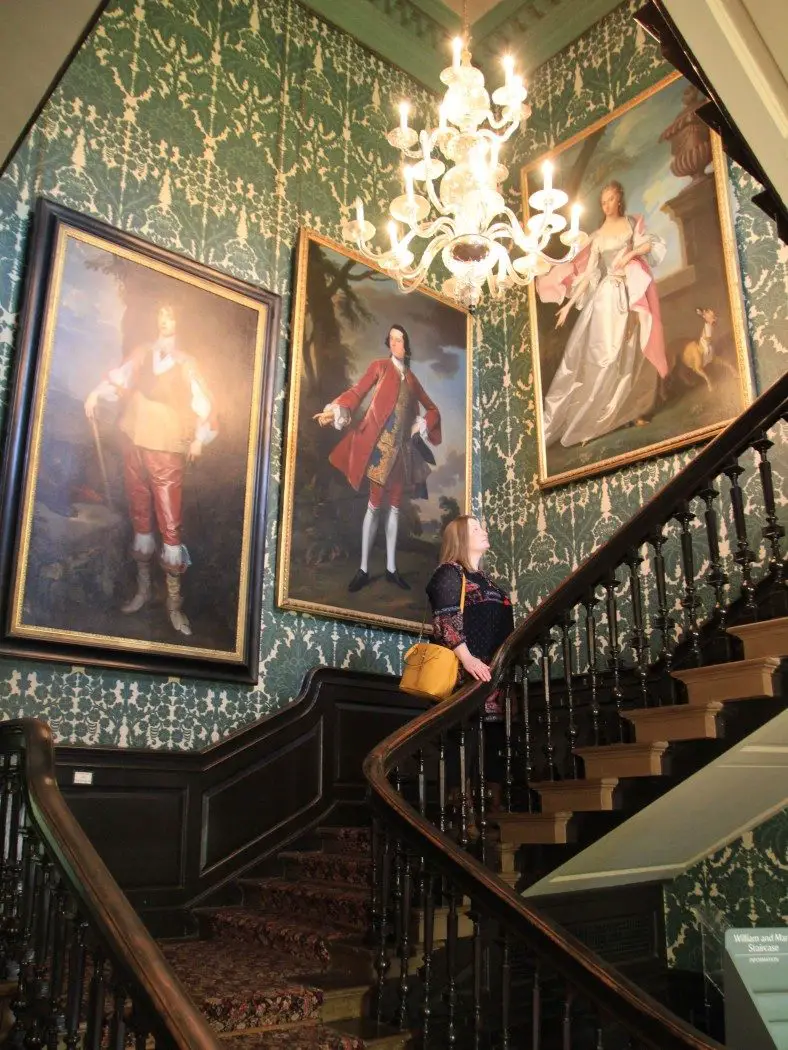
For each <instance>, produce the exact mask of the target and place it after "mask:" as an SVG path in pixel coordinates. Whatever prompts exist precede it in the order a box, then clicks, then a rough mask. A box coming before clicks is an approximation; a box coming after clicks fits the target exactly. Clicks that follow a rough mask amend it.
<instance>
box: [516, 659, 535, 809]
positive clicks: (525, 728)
mask: <svg viewBox="0 0 788 1050" xmlns="http://www.w3.org/2000/svg"><path fill="white" fill-rule="evenodd" d="M530 662H531V661H530V660H529V659H527V658H526V659H524V660H523V664H522V667H521V668H520V682H519V685H520V690H519V700H520V735H519V746H518V751H519V753H520V756H521V760H520V768H521V769H522V775H523V780H524V781H525V808H526V812H528V813H532V812H533V808H534V796H533V792H532V791H531V781H532V780H533V776H534V765H533V753H532V750H531V710H530V694H529V682H528V667H529V664H530Z"/></svg>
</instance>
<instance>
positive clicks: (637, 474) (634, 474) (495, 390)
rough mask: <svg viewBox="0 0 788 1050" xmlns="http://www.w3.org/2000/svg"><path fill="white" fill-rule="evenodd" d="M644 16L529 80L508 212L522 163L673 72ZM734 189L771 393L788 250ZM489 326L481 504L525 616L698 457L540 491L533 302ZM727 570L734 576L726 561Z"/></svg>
mask: <svg viewBox="0 0 788 1050" xmlns="http://www.w3.org/2000/svg"><path fill="white" fill-rule="evenodd" d="M639 6H640V5H639V3H638V2H637V0H632V2H627V3H624V4H622V5H621V6H620V7H618V8H616V10H615V11H613V12H612V13H611V14H610V15H608V16H607V17H606V18H604V19H602V20H601V21H600V22H598V23H596V25H594V26H593V27H592V28H591V29H590V30H589V31H588V32H587V33H585V34H583V36H581V37H579V38H578V39H577V40H576V41H575V42H574V43H573V44H572V45H570V46H569V47H568V48H566V49H564V50H563V51H561V52H560V53H559V54H558V55H556V56H555V57H554V58H552V59H551V60H550V61H549V62H547V63H546V64H545V65H544V66H542V67H541V68H540V69H539V70H538V71H537V72H536V73H535V74H534V76H533V77H532V80H531V84H530V101H531V103H532V104H533V115H532V116H531V118H530V120H529V124H528V130H527V132H526V133H525V134H524V135H523V136H521V138H520V139H519V140H518V141H517V142H516V143H515V145H514V149H513V150H512V152H511V153H510V154H509V155H507V157H506V164H507V166H508V168H509V171H510V172H511V173H513V175H514V177H511V176H510V183H509V186H510V190H511V191H512V194H513V195H512V198H511V203H512V207H514V208H515V209H517V210H518V211H519V210H520V201H519V197H515V196H514V193H515V192H516V190H517V186H518V185H519V182H518V179H517V177H516V176H517V174H518V173H519V170H520V168H521V167H522V165H523V164H525V163H527V162H528V161H530V160H532V159H534V158H535V157H537V156H539V155H540V154H541V153H543V152H544V151H546V150H547V149H550V148H551V147H552V146H553V145H555V144H557V143H559V142H561V141H563V140H565V139H567V138H569V137H570V136H572V135H574V134H576V133H577V132H579V131H582V130H583V129H584V128H585V127H587V126H588V125H589V124H591V123H593V122H594V121H596V120H598V119H599V118H600V117H602V116H604V115H606V114H607V113H609V112H611V111H612V110H614V109H616V108H617V107H618V106H620V105H622V104H623V103H624V102H626V101H628V100H629V99H631V98H633V97H634V96H635V95H637V94H639V93H640V92H641V91H643V90H644V89H645V88H647V87H649V86H650V85H651V84H653V83H655V82H657V81H658V80H661V79H662V78H663V77H664V76H666V75H667V74H668V73H669V72H670V71H671V69H670V67H669V66H668V65H667V64H666V63H665V62H664V61H663V60H662V58H661V56H660V55H659V53H658V51H657V49H656V47H655V46H654V44H653V42H652V41H651V40H650V38H648V37H647V36H646V34H645V33H643V31H642V30H641V29H640V28H639V27H638V26H637V24H636V23H635V22H634V21H633V19H632V15H633V13H634V12H635V11H636V10H637V8H638V7H639ZM512 154H514V156H512ZM732 181H733V187H734V192H735V198H736V236H737V241H738V247H739V254H740V264H741V269H742V272H743V277H744V283H745V290H746V295H745V299H746V311H747V318H748V323H749V328H750V334H751V337H752V339H753V344H754V346H755V347H756V351H755V354H754V373H755V377H756V382H757V387H758V390H763V389H765V388H766V387H767V386H769V385H770V383H772V382H773V381H774V380H775V379H777V378H778V377H779V376H780V375H782V373H783V372H784V371H785V369H786V367H788V295H787V294H786V293H788V249H786V248H785V246H782V247H780V244H779V241H778V240H777V238H776V234H775V231H774V228H773V227H772V225H771V224H770V223H769V222H768V221H767V220H766V219H765V218H764V217H763V216H762V214H761V213H760V212H759V211H758V209H757V208H755V207H753V206H752V205H751V204H750V202H749V195H750V193H751V192H753V185H754V184H753V183H752V180H750V179H749V177H748V176H747V175H746V174H745V173H743V172H742V171H741V170H740V169H737V168H734V169H733V170H732ZM481 323H482V325H483V328H484V333H485V345H484V348H483V350H482V352H481V355H480V360H479V364H478V367H479V377H480V428H481V440H482V478H483V493H482V502H483V506H484V512H485V514H486V517H487V521H488V523H489V524H490V525H491V526H492V536H491V540H492V545H493V551H494V562H495V568H496V570H497V572H498V573H499V574H500V575H501V576H503V577H504V578H506V579H508V581H509V583H510V585H511V587H512V589H513V593H514V594H515V596H516V597H517V599H518V602H519V608H520V611H521V612H522V611H523V610H525V609H528V608H533V606H534V605H536V604H537V602H538V601H539V600H540V599H541V598H543V597H544V596H545V595H546V594H547V593H549V591H550V590H552V589H553V588H554V587H555V586H556V585H557V584H559V583H560V582H561V581H562V580H563V579H565V577H566V576H567V575H568V574H569V573H571V572H572V571H573V569H574V568H576V566H577V565H578V564H579V563H580V562H581V561H582V560H583V559H584V558H585V557H587V556H588V554H589V553H591V552H592V551H593V550H594V548H596V547H597V546H598V545H599V544H600V543H602V542H603V541H604V540H605V539H606V538H607V537H609V536H610V535H611V534H612V533H613V532H614V531H615V530H616V529H617V528H618V527H619V526H620V525H622V524H623V523H624V522H626V521H627V520H628V519H629V518H630V517H631V515H632V514H633V513H634V512H635V511H636V510H638V509H639V508H640V507H641V506H642V504H643V502H644V501H645V500H647V499H648V498H649V497H650V496H651V495H652V494H653V493H654V492H655V491H656V490H657V489H659V488H660V487H661V486H662V485H664V484H665V483H666V482H667V481H669V480H670V479H671V478H672V477H673V476H674V475H675V474H676V473H677V471H678V470H680V469H681V467H682V466H683V465H684V463H686V461H687V460H688V459H689V458H690V457H691V455H692V453H691V452H683V453H679V454H675V455H669V456H665V457H662V458H661V459H655V460H650V461H647V462H645V463H641V464H637V465H635V466H633V467H630V468H626V469H623V470H620V471H618V472H617V473H615V474H610V475H607V476H605V477H601V478H594V479H590V480H587V481H582V482H579V483H576V484H573V485H569V486H565V487H563V488H560V489H556V490H553V491H548V492H546V493H544V494H542V493H541V492H540V491H539V490H538V489H537V487H536V477H537V452H536V445H535V412H534V387H533V378H532V372H531V367H532V363H531V347H530V336H529V325H528V312H527V301H526V296H525V295H523V296H521V297H518V296H517V295H510V297H509V298H508V299H507V300H505V302H504V304H503V305H498V304H494V305H492V307H488V308H487V309H485V310H484V311H483V312H482V314H481ZM783 451H784V450H783ZM784 460H785V456H784V454H783V456H782V458H777V459H776V463H777V464H778V466H779V474H778V476H779V478H780V486H781V487H780V488H779V490H778V491H781V492H782V493H783V503H782V505H783V506H785V504H786V502H788V500H786V499H785V485H784V483H783V471H784V470H785V462H784ZM752 480H753V479H752V472H750V482H751V481H752ZM753 489H754V486H753ZM753 498H755V495H754V493H753ZM762 553H763V552H762ZM696 564H700V559H699V561H698V562H696ZM672 568H673V570H674V571H677V570H676V569H675V566H673V567H672ZM728 568H729V569H731V576H732V578H733V577H735V575H736V569H735V566H733V565H732V563H731V562H730V560H729V562H728Z"/></svg>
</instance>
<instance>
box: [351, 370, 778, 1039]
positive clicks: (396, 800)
mask: <svg viewBox="0 0 788 1050" xmlns="http://www.w3.org/2000/svg"><path fill="white" fill-rule="evenodd" d="M787 401H788V375H785V376H783V377H782V378H781V379H780V380H778V381H777V382H776V383H775V384H774V385H773V386H772V387H771V388H770V389H769V390H767V391H766V392H765V393H764V394H763V395H762V396H761V397H760V398H758V400H757V401H755V402H754V403H753V404H752V405H751V406H750V407H749V408H748V409H747V410H746V411H745V412H744V413H743V414H742V415H741V416H739V417H738V419H736V420H735V421H734V422H733V423H731V424H730V426H728V427H727V428H726V429H725V430H724V431H723V432H722V433H721V434H720V435H719V436H718V437H717V438H716V439H714V440H713V441H712V442H710V443H709V445H708V446H707V447H706V448H705V449H703V450H702V451H701V452H700V453H699V455H698V456H697V457H696V458H695V459H694V460H693V461H692V462H691V463H690V464H689V465H688V466H687V467H685V468H684V469H683V470H682V471H681V472H680V473H679V474H678V475H677V476H676V477H675V478H674V479H673V480H672V481H670V482H669V483H668V484H667V485H666V486H665V487H664V488H663V489H662V490H661V491H660V492H658V493H657V494H656V495H655V496H654V497H653V498H652V499H651V500H650V501H649V502H648V503H647V504H646V505H645V506H644V507H643V508H642V509H641V510H640V511H639V512H638V513H637V514H636V515H635V516H634V517H633V518H632V519H631V520H630V521H628V522H627V523H626V524H625V525H623V526H622V527H621V528H620V529H619V530H618V531H617V532H616V533H614V535H613V536H612V537H611V538H610V539H609V540H608V541H607V543H605V544H604V545H603V546H602V547H601V548H599V549H598V550H597V551H594V552H593V553H592V554H591V555H590V556H589V557H588V558H586V559H585V561H584V562H583V563H582V564H581V565H580V566H579V568H578V569H577V570H576V571H575V572H574V573H573V574H572V575H571V576H570V577H569V578H568V579H567V580H566V581H565V582H564V583H562V584H561V585H560V586H559V587H558V588H557V589H556V590H555V591H553V593H552V594H550V595H549V596H548V597H547V598H546V599H545V600H544V601H543V602H541V603H540V604H539V605H538V606H537V608H536V609H535V610H534V611H533V612H532V613H531V614H530V615H529V616H528V617H527V618H526V620H525V621H524V623H522V624H521V625H520V626H519V627H518V628H517V629H516V630H515V631H514V632H513V634H512V635H511V636H510V638H509V639H508V640H507V641H506V642H505V643H504V645H503V646H502V647H501V649H500V650H499V651H498V653H497V654H496V657H495V659H494V661H493V665H492V671H493V675H492V685H493V686H495V685H496V684H498V683H500V681H501V679H502V678H503V676H504V673H505V672H506V671H507V670H508V669H509V668H510V667H511V665H513V664H515V663H516V661H517V658H518V655H521V654H522V653H523V651H525V650H527V649H528V648H529V647H530V646H533V645H534V643H535V642H537V641H538V640H539V638H540V637H541V636H542V635H544V634H545V632H547V631H548V630H549V629H550V627H552V626H553V625H554V624H555V623H556V622H557V621H558V619H559V617H560V616H561V615H562V614H563V613H564V612H565V611H566V610H568V609H571V608H573V607H574V606H575V605H577V604H578V603H580V602H581V601H582V600H583V599H584V598H585V597H586V595H587V594H588V593H589V592H590V591H591V590H592V589H593V588H594V587H595V586H597V585H598V584H599V583H601V582H603V581H604V580H605V578H606V577H607V576H608V575H609V574H610V573H612V572H615V570H616V568H617V567H618V566H619V565H620V564H621V563H622V562H623V561H624V560H625V558H626V556H627V553H628V552H629V551H631V550H632V549H633V548H635V549H637V548H638V547H640V546H641V545H642V544H643V543H644V542H646V540H647V539H648V538H649V536H650V535H651V534H653V533H654V531H655V530H657V529H661V527H662V524H663V523H664V522H665V521H667V520H669V519H670V518H671V517H672V516H673V514H674V513H675V511H676V510H677V509H678V508H679V507H680V505H681V504H682V503H683V502H686V501H689V500H691V499H693V498H694V497H695V496H696V494H697V493H698V491H699V490H700V489H701V488H702V487H703V486H704V485H705V484H706V483H707V482H708V481H709V480H711V479H714V478H715V477H717V475H718V474H719V473H721V472H722V471H723V470H724V468H725V467H726V466H727V465H728V464H729V463H730V461H731V460H732V459H734V458H735V457H736V456H738V455H739V454H740V453H741V452H742V451H744V449H746V448H747V447H748V444H749V442H751V441H752V439H753V437H754V435H756V434H758V433H760V432H761V431H765V430H766V429H768V428H769V427H771V426H773V425H774V424H775V423H776V422H777V421H778V420H779V419H780V418H781V417H782V416H784V414H785V411H786V402H787ZM488 688H489V687H488V686H486V685H483V684H481V683H476V682H471V683H468V684H467V685H465V686H464V687H462V688H461V689H459V690H458V691H457V692H456V693H455V694H454V695H453V696H452V697H451V698H450V699H449V700H447V701H444V702H443V703H441V704H439V705H436V706H435V707H434V708H433V709H432V710H430V711H428V712H426V713H425V714H423V715H421V716H419V717H418V718H416V719H414V720H413V721H412V722H411V723H409V724H408V725H407V726H405V727H404V728H402V729H400V730H398V731H397V732H395V733H393V734H392V735H391V736H389V737H388V738H387V739H386V740H384V741H383V742H382V743H381V744H379V745H378V746H377V747H376V748H375V749H374V750H373V751H372V752H371V753H370V754H369V755H368V756H367V759H366V761H365V764H364V774H365V776H366V778H367V781H368V783H369V785H370V788H371V796H372V805H373V808H374V809H375V811H376V812H377V813H378V814H379V815H380V816H381V818H382V819H383V821H384V823H385V824H386V826H387V827H393V828H394V829H395V831H396V834H397V835H399V836H402V838H404V839H405V841H406V842H408V844H409V845H410V846H412V847H413V849H414V852H415V853H416V854H417V855H419V856H423V857H424V858H425V860H426V861H427V863H428V864H431V865H432V866H433V867H434V869H435V870H436V871H438V872H439V873H440V874H441V875H444V876H448V877H449V878H450V879H451V880H452V881H453V882H454V883H455V884H456V885H457V887H458V888H459V889H460V890H461V891H462V892H463V893H465V894H467V895H468V896H469V897H471V899H472V900H473V902H474V904H475V905H477V906H478V907H480V908H482V909H483V910H485V911H486V912H488V913H489V914H491V915H492V916H494V917H495V918H497V919H498V920H499V921H501V922H502V923H504V924H505V927H506V929H507V930H508V931H510V932H511V933H513V934H514V935H515V936H517V937H519V938H520V939H522V940H523V941H524V942H525V943H526V944H528V945H529V946H531V947H532V948H533V949H534V950H535V951H536V952H537V954H539V955H540V956H541V957H542V958H544V959H545V960H546V961H547V962H548V963H549V965H550V966H551V967H552V968H553V969H555V970H556V971H557V972H558V973H560V974H562V975H563V976H564V977H565V978H566V980H567V981H569V982H570V983H571V985H572V986H573V987H574V988H575V989H577V991H578V992H580V993H581V994H582V995H584V996H586V997H587V998H588V999H589V1000H590V1001H592V1002H594V1003H596V1004H597V1006H598V1007H599V1009H600V1010H601V1012H602V1013H604V1014H607V1015H609V1016H610V1017H612V1018H615V1019H616V1020H617V1021H619V1022H620V1023H621V1024H622V1025H624V1026H625V1027H626V1028H627V1030H628V1031H629V1032H630V1034H631V1035H633V1036H634V1037H635V1038H636V1039H638V1040H640V1041H641V1042H642V1043H643V1044H644V1045H646V1046H649V1047H653V1048H654V1050H674V1048H675V1050H711V1048H714V1047H719V1045H720V1044H718V1043H717V1042H715V1041H714V1040H713V1039H711V1038H708V1037H706V1036H704V1035H702V1034H701V1033H699V1032H698V1031H696V1030H695V1029H693V1028H691V1027H690V1026H689V1025H687V1024H685V1023H684V1022H683V1021H681V1020H680V1019H679V1018H677V1017H676V1016H675V1015H673V1014H672V1013H671V1012H670V1011H669V1010H667V1009H665V1008H664V1007H663V1006H662V1005H661V1004H660V1003H658V1002H657V1001H656V1000H654V999H653V998H651V997H650V996H648V995H646V994H645V993H644V992H643V991H642V990H641V989H640V988H638V987H637V986H636V985H634V984H633V983H632V982H631V981H629V980H627V979H626V978H624V977H623V976H621V975H620V974H619V973H618V972H617V971H616V970H615V969H614V968H612V967H610V966H608V965H607V964H606V963H604V962H603V961H602V960H601V959H600V958H599V957H598V956H597V955H595V954H594V953H593V952H591V951H589V950H588V949H587V948H586V947H585V946H584V945H583V944H582V943H581V942H580V941H578V940H577V939H576V938H575V937H573V936H572V935H571V934H569V933H567V932H566V931H565V930H563V929H562V928H561V927H560V926H558V925H557V924H555V923H554V922H552V921H551V920H550V919H549V918H548V917H547V916H545V915H543V914H542V913H540V912H539V911H538V910H537V909H535V908H533V907H532V906H531V905H529V904H526V902H525V901H524V900H523V899H522V898H521V897H519V896H518V895H517V894H516V893H514V892H513V891H512V890H511V889H510V888H509V887H508V886H507V885H506V884H505V883H504V882H503V881H502V880H500V879H498V878H497V877H496V876H495V875H494V874H493V873H492V872H491V871H490V870H489V869H488V868H486V867H485V866H484V865H482V864H481V863H480V862H478V861H477V860H476V859H475V858H474V857H473V856H471V855H470V854H469V853H467V852H466V851H465V850H463V849H461V848H460V847H459V846H457V845H456V844H455V843H454V842H453V841H452V840H451V839H450V838H449V837H448V836H447V835H445V834H443V833H442V832H441V831H440V830H439V829H437V828H436V827H435V826H434V825H432V824H431V823H429V821H427V820H426V819H425V818H424V817H422V816H421V815H420V814H419V813H418V812H417V811H416V810H415V809H414V808H413V807H412V806H410V805H409V804H408V803H407V802H406V801H405V799H404V798H403V797H402V796H401V795H400V794H399V792H398V791H397V790H396V789H395V788H394V787H393V786H392V785H391V783H390V782H389V775H390V774H391V773H392V771H393V770H394V769H395V768H397V767H398V766H401V764H402V762H403V761H404V760H405V759H407V758H410V757H412V756H413V755H414V754H415V753H416V752H417V751H418V750H420V749H423V748H425V747H426V746H427V745H428V744H429V743H431V742H434V741H435V740H436V739H437V737H438V735H439V734H440V733H441V732H443V731H445V730H446V729H448V728H450V727H451V726H453V725H456V724H457V723H459V722H460V721H462V720H463V719H464V718H466V717H468V716H469V715H470V714H471V713H474V712H476V713H478V711H479V709H480V707H481V704H482V703H483V698H484V696H485V695H486V694H487V691H488Z"/></svg>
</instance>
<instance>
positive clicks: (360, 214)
mask: <svg viewBox="0 0 788 1050" xmlns="http://www.w3.org/2000/svg"><path fill="white" fill-rule="evenodd" d="M356 222H357V223H358V224H359V226H363V225H364V204H363V201H362V200H361V198H360V197H356Z"/></svg>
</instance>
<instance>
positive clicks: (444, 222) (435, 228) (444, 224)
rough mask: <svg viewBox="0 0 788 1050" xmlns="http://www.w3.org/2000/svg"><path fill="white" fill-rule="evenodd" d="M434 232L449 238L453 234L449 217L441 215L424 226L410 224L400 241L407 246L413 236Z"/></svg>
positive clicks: (423, 235)
mask: <svg viewBox="0 0 788 1050" xmlns="http://www.w3.org/2000/svg"><path fill="white" fill-rule="evenodd" d="M435 234H440V235H441V236H445V237H446V238H447V239H449V240H450V239H451V238H452V237H453V236H454V224H453V223H452V221H451V219H450V218H448V217H446V216H443V215H442V216H440V217H439V218H437V219H433V220H432V222H430V223H428V224H427V225H426V226H412V227H411V228H410V230H408V232H407V233H406V234H405V236H404V237H403V238H402V240H401V241H400V243H401V244H403V245H404V246H405V247H406V248H409V247H410V245H411V243H412V241H413V238H414V237H433V236H435Z"/></svg>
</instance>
